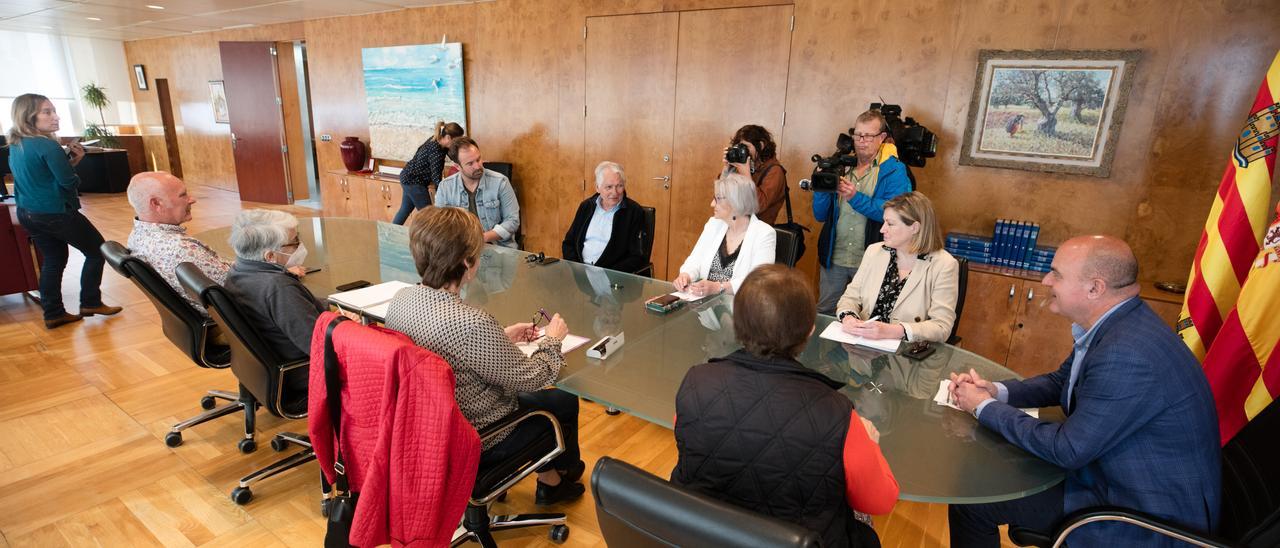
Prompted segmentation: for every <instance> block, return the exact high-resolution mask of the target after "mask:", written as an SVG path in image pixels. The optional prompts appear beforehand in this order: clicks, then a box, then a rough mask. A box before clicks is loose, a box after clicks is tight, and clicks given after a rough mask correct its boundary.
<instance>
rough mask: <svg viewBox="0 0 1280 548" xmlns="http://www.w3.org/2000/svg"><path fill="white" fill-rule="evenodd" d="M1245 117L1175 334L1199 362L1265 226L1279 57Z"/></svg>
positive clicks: (1279, 104) (1279, 108) (1278, 114)
mask: <svg viewBox="0 0 1280 548" xmlns="http://www.w3.org/2000/svg"><path fill="white" fill-rule="evenodd" d="M1249 112H1250V115H1249V119H1248V120H1246V121H1245V125H1244V129H1242V130H1241V131H1240V133H1239V134H1238V136H1237V139H1236V146H1235V148H1234V149H1233V150H1232V151H1231V159H1230V160H1229V161H1228V162H1227V170H1226V173H1224V174H1223V175H1222V182H1221V183H1219V185H1218V193H1217V195H1215V196H1214V199H1213V208H1212V209H1210V210H1209V218H1208V220H1206V221H1205V224H1204V232H1202V233H1201V234H1200V244H1199V246H1197V248H1196V255H1195V260H1194V261H1193V262H1192V263H1191V277H1190V279H1189V280H1188V281H1187V297H1186V302H1184V303H1183V305H1182V314H1181V315H1180V316H1179V318H1178V334H1179V335H1180V336H1181V337H1182V340H1183V341H1184V342H1186V344H1187V347H1188V348H1190V349H1191V351H1192V352H1193V353H1195V355H1196V357H1197V358H1200V359H1201V360H1203V359H1204V357H1205V352H1206V351H1207V350H1208V349H1209V347H1211V346H1212V345H1213V344H1214V340H1215V338H1216V337H1217V336H1218V334H1219V332H1220V330H1221V329H1222V327H1223V322H1224V320H1225V319H1226V317H1227V315H1228V314H1229V313H1230V312H1231V310H1232V307H1234V306H1235V304H1236V299H1237V297H1239V294H1240V286H1241V285H1243V284H1244V281H1245V278H1246V277H1247V276H1248V275H1249V269H1250V265H1251V263H1252V262H1253V260H1254V258H1255V257H1257V256H1258V250H1259V249H1260V245H1261V242H1262V232H1263V229H1264V228H1265V227H1266V224H1267V219H1266V214H1267V206H1268V205H1269V204H1270V201H1271V177H1272V173H1274V172H1275V163H1276V155H1275V149H1276V141H1277V133H1278V131H1280V130H1278V128H1277V120H1278V119H1280V53H1278V54H1277V55H1276V58H1275V59H1274V60H1273V61H1272V62H1271V68H1270V69H1268V71H1267V75H1266V78H1265V79H1263V81H1262V87H1261V88H1260V89H1259V90H1258V95H1257V98H1256V99H1254V102H1253V108H1251V109H1250V110H1249Z"/></svg>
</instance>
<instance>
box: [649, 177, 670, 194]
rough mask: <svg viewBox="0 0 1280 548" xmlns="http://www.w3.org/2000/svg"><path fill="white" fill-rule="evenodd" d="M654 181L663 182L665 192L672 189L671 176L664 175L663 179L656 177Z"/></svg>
mask: <svg viewBox="0 0 1280 548" xmlns="http://www.w3.org/2000/svg"><path fill="white" fill-rule="evenodd" d="M653 180H655V181H662V188H663V189H664V190H665V189H669V188H671V176H670V175H663V176H661V177H654V178H653Z"/></svg>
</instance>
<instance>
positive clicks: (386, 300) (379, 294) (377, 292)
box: [329, 281, 413, 321]
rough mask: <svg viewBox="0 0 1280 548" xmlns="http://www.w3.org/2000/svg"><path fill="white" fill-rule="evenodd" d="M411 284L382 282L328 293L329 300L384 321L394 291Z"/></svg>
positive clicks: (393, 296) (394, 294)
mask: <svg viewBox="0 0 1280 548" xmlns="http://www.w3.org/2000/svg"><path fill="white" fill-rule="evenodd" d="M412 285H413V284H410V283H405V282H400V281H391V282H382V283H380V284H374V285H371V286H369V287H362V288H360V289H353V290H351V291H343V292H341V293H334V294H332V295H329V302H331V303H334V304H336V305H338V306H339V307H341V308H344V309H347V310H355V311H358V312H361V313H363V314H364V315H365V316H368V317H370V318H373V319H376V320H378V321H385V320H386V319H387V308H388V306H389V305H390V303H391V299H393V298H395V296H396V293H398V292H399V291H400V290H401V289H404V288H406V287H411V286H412Z"/></svg>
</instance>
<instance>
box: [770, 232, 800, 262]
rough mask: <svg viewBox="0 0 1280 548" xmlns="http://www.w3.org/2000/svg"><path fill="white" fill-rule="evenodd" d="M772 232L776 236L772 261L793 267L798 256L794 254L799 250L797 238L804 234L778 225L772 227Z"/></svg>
mask: <svg viewBox="0 0 1280 548" xmlns="http://www.w3.org/2000/svg"><path fill="white" fill-rule="evenodd" d="M773 232H774V234H775V235H776V238H777V244H776V246H775V252H774V258H773V262H775V263H777V264H785V265H787V266H789V267H792V268H795V266H796V261H797V260H798V259H799V258H800V257H797V256H796V255H797V254H798V253H799V252H800V242H799V240H798V238H803V237H804V235H803V234H796V233H795V232H792V231H790V230H787V229H785V228H778V227H774V228H773Z"/></svg>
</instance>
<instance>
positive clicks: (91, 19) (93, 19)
mask: <svg viewBox="0 0 1280 548" xmlns="http://www.w3.org/2000/svg"><path fill="white" fill-rule="evenodd" d="M85 19H88V20H90V21H101V20H102V18H101V17H85Z"/></svg>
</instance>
